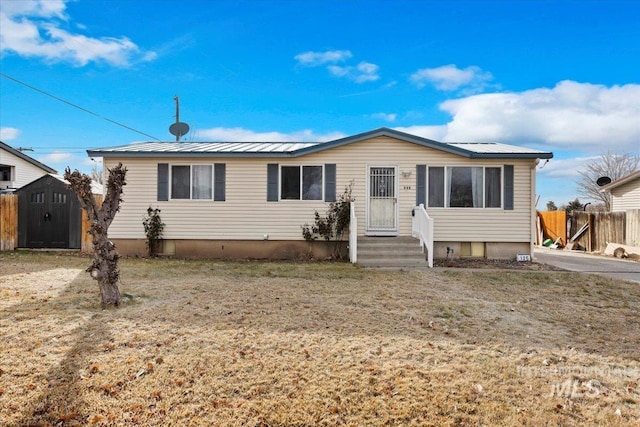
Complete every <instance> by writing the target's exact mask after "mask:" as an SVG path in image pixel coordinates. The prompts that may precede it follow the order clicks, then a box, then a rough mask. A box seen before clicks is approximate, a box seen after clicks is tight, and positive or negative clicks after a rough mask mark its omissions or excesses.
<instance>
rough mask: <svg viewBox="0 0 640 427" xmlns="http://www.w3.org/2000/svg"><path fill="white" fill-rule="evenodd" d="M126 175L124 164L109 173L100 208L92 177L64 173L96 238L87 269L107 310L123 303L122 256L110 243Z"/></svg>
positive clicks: (92, 234)
mask: <svg viewBox="0 0 640 427" xmlns="http://www.w3.org/2000/svg"><path fill="white" fill-rule="evenodd" d="M126 173H127V169H126V168H124V167H123V166H122V163H119V164H118V166H116V167H114V168H113V169H109V177H108V178H107V193H106V195H105V197H104V201H103V202H102V206H100V207H99V206H98V204H97V202H96V200H95V198H94V197H93V192H92V191H91V177H89V176H88V175H86V174H81V173H80V172H78V171H77V170H76V171H74V172H73V173H71V171H70V169H69V168H67V169H66V170H65V173H64V179H66V180H67V181H68V182H69V188H71V189H72V190H73V191H74V192H75V193H76V195H77V196H78V200H79V201H80V206H82V208H83V209H84V210H85V211H86V212H87V214H88V216H89V222H90V223H91V227H90V228H89V234H91V236H92V237H93V263H92V264H91V266H90V267H89V268H87V272H89V273H90V274H91V277H93V278H94V279H95V280H96V281H97V282H98V286H99V287H100V300H101V302H102V305H103V306H118V305H119V304H120V300H121V297H120V289H119V288H118V282H119V279H120V269H119V268H118V259H119V258H120V255H118V252H116V246H115V245H114V244H113V242H111V241H109V237H108V234H107V231H108V229H109V226H110V225H111V222H112V221H113V218H114V217H115V215H116V213H117V212H118V211H119V210H120V203H121V202H122V198H121V195H122V187H123V186H124V185H126V182H125V176H126Z"/></svg>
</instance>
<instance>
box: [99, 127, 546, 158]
mask: <svg viewBox="0 0 640 427" xmlns="http://www.w3.org/2000/svg"><path fill="white" fill-rule="evenodd" d="M378 136H388V137H392V138H397V139H400V140H402V141H405V142H411V143H414V144H418V145H421V146H424V147H428V148H433V149H436V150H440V151H444V152H448V153H451V154H456V155H460V156H464V157H468V158H542V159H550V158H552V157H553V153H551V152H544V151H538V150H529V151H526V150H528V149H527V148H526V147H519V146H513V147H518V148H520V149H521V150H522V151H520V150H518V151H513V152H506V151H502V152H491V151H487V152H480V151H474V150H470V149H467V148H463V147H459V146H457V145H456V144H460V145H472V144H473V145H475V144H478V145H494V146H498V145H501V146H506V147H510V145H508V144H503V143H497V142H477V143H476V142H453V143H447V142H439V141H434V140H431V139H427V138H423V137H420V136H416V135H412V134H408V133H405V132H401V131H398V130H395V129H390V128H386V127H382V128H378V129H374V130H371V131H368V132H363V133H359V134H356V135H351V136H346V137H343V138H339V139H335V140H332V141H326V142H287V141H279V142H264V141H255V142H251V141H234V142H222V141H220V142H146V143H145V142H139V143H132V144H128V145H121V146H117V147H111V148H104V149H93V150H87V154H88V155H89V156H91V157H102V155H103V153H104V154H107V153H108V154H112V155H119V156H122V157H172V156H179V157H201V156H207V157H211V155H215V156H219V157H233V156H235V157H257V156H261V157H298V156H303V155H306V154H311V153H315V152H318V151H324V150H327V149H330V148H334V147H339V146H342V145H347V144H351V143H354V142H358V141H362V140H365V139H369V138H375V137H378ZM139 144H144V145H147V146H148V145H150V144H151V145H152V146H155V145H161V144H171V146H172V147H175V148H176V149H175V150H170V151H158V150H153V149H151V150H148V151H147V150H145V151H138V150H123V151H118V149H124V148H135V146H136V145H139ZM181 145H182V146H183V148H187V150H180V149H178V147H180V146H181ZM214 145H218V146H220V145H229V147H226V148H227V149H225V150H221V151H206V148H204V147H207V146H209V147H212V146H214ZM243 145H244V146H246V145H255V149H254V150H242V149H241V147H242V146H243ZM273 145H277V146H278V148H277V149H273V147H272V149H271V150H267V148H268V146H273ZM297 145H303V147H300V148H296V149H289V150H287V149H286V148H294V147H296V146H297ZM185 146H186V147H185ZM194 146H203V148H202V149H201V150H198V151H194ZM236 147H237V149H236ZM242 148H244V147H242Z"/></svg>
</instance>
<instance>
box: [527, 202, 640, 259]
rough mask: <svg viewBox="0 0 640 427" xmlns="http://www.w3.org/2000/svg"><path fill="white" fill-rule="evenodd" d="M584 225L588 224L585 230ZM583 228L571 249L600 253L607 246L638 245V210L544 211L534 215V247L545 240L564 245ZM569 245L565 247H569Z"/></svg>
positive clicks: (639, 210)
mask: <svg viewBox="0 0 640 427" xmlns="http://www.w3.org/2000/svg"><path fill="white" fill-rule="evenodd" d="M585 225H588V226H587V227H585ZM583 227H585V229H584V230H582V233H581V234H579V235H578V236H577V237H576V238H575V243H577V245H575V246H574V247H573V249H577V248H578V247H582V248H583V249H586V250H587V251H590V252H604V250H605V249H606V247H607V243H619V244H623V245H629V246H640V209H634V210H627V211H625V212H583V211H572V212H570V213H569V214H567V213H565V211H544V212H538V215H537V224H536V231H537V233H536V244H538V245H542V244H543V242H544V241H545V240H546V239H551V240H552V241H554V242H555V241H556V240H557V239H558V238H560V242H559V243H560V245H561V246H567V244H569V243H572V244H573V243H574V242H571V238H572V237H574V236H576V233H578V231H580V230H581V229H582V228H583ZM572 244H570V245H569V246H570V247H571V246H572Z"/></svg>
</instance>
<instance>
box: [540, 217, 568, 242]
mask: <svg viewBox="0 0 640 427" xmlns="http://www.w3.org/2000/svg"><path fill="white" fill-rule="evenodd" d="M538 221H539V227H537V229H538V238H537V242H536V243H537V244H538V245H541V244H542V242H544V241H545V239H551V240H553V241H554V242H555V241H556V240H557V239H558V238H560V242H558V243H560V244H561V245H562V246H565V245H566V244H567V213H566V212H565V211H545V212H538Z"/></svg>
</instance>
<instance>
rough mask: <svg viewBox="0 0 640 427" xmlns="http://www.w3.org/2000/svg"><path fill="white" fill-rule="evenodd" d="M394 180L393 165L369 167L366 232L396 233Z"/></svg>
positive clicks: (396, 202) (371, 233) (378, 233)
mask: <svg viewBox="0 0 640 427" xmlns="http://www.w3.org/2000/svg"><path fill="white" fill-rule="evenodd" d="M396 181H397V180H396V167H395V166H386V167H380V166H370V167H369V189H368V194H369V197H368V200H367V203H368V215H367V234H370V235H378V236H385V235H387V236H395V235H397V234H398V221H397V208H398V199H397V192H398V189H397V188H396Z"/></svg>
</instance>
